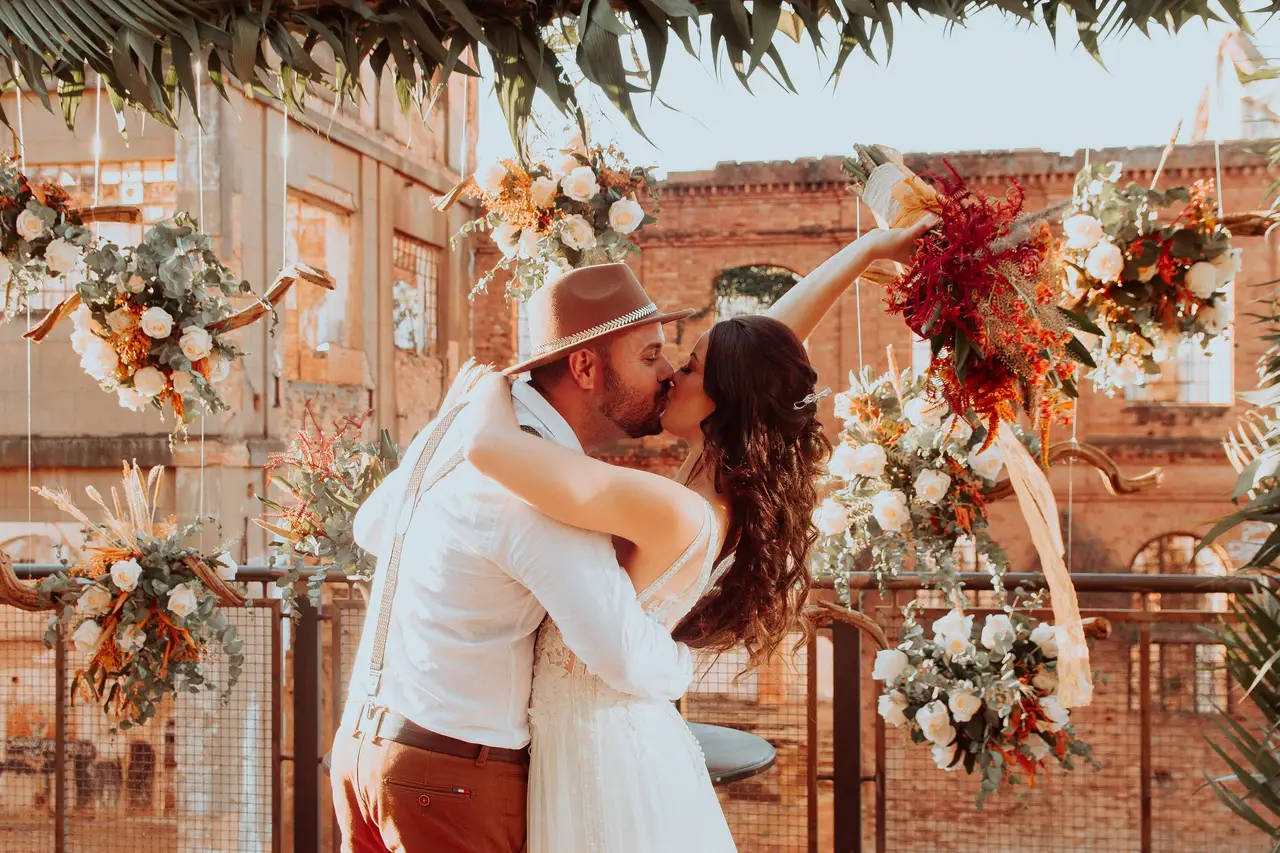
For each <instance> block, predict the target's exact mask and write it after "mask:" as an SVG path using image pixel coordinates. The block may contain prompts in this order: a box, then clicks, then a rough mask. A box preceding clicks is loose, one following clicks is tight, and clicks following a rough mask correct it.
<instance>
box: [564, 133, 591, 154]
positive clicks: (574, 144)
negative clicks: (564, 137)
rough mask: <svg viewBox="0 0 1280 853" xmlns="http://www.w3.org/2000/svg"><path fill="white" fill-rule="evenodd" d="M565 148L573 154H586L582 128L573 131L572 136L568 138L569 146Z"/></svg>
mask: <svg viewBox="0 0 1280 853" xmlns="http://www.w3.org/2000/svg"><path fill="white" fill-rule="evenodd" d="M567 147H568V149H569V151H571V152H573V153H574V154H586V153H587V143H586V140H584V139H583V138H582V128H576V129H575V130H574V131H573V136H571V137H569V145H568V146H567Z"/></svg>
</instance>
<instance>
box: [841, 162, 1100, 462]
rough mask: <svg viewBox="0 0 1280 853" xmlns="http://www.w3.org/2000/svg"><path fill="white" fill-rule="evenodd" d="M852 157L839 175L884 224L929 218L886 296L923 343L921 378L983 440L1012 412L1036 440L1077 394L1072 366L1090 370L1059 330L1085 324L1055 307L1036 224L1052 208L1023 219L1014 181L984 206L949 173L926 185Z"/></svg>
mask: <svg viewBox="0 0 1280 853" xmlns="http://www.w3.org/2000/svg"><path fill="white" fill-rule="evenodd" d="M856 150H857V154H856V156H855V157H852V158H847V159H846V160H845V170H846V171H847V172H848V173H849V174H850V175H851V177H852V189H853V191H854V192H856V193H858V195H859V196H860V197H861V198H862V199H863V201H864V202H866V204H867V205H868V206H869V207H870V208H871V209H872V210H873V211H874V212H875V214H876V216H877V218H878V219H880V220H881V222H882V223H883V224H885V225H888V226H891V227H902V226H906V225H910V224H911V223H913V222H916V221H918V220H919V219H921V218H922V217H924V216H926V215H929V214H932V215H934V216H936V217H938V220H939V221H938V225H937V227H936V228H935V229H934V230H932V231H931V232H930V233H929V234H927V235H926V236H925V237H923V238H922V239H921V240H920V242H919V244H918V248H917V251H916V254H915V256H914V257H913V258H912V261H911V264H910V266H909V268H908V269H907V270H906V271H905V272H904V273H903V274H902V275H900V276H898V277H897V278H895V279H894V280H892V281H890V282H888V284H887V290H888V306H889V311H890V313H893V314H901V315H902V316H903V318H904V319H905V320H906V322H907V326H908V327H909V328H910V329H911V331H912V332H914V333H915V334H916V335H917V336H919V337H921V338H924V339H926V340H928V341H929V342H930V346H931V348H932V352H933V361H932V363H931V364H930V366H929V375H930V376H931V377H933V378H934V379H935V380H937V381H938V382H939V384H940V385H941V393H942V396H943V398H944V399H946V401H947V402H948V403H949V404H950V406H951V408H952V410H954V411H960V412H962V411H967V410H970V409H972V410H973V411H974V413H975V414H976V415H977V417H978V418H979V419H980V420H981V421H982V422H983V423H985V424H987V426H988V435H989V436H990V437H992V439H993V438H994V436H995V434H996V431H997V428H998V427H999V425H1000V424H1001V423H1012V422H1014V421H1015V420H1016V419H1017V409H1018V408H1019V407H1021V408H1022V409H1023V410H1024V411H1026V412H1027V414H1028V415H1029V416H1030V417H1031V419H1032V420H1033V421H1035V422H1038V423H1039V424H1040V428H1041V431H1042V437H1044V436H1046V435H1047V433H1048V429H1049V425H1050V423H1051V421H1052V416H1053V415H1054V414H1056V413H1057V411H1058V409H1059V408H1060V407H1061V405H1062V399H1061V398H1062V396H1063V395H1065V396H1067V397H1075V396H1076V387H1075V384H1074V381H1073V374H1074V371H1075V368H1076V364H1077V363H1082V364H1085V365H1088V366H1093V363H1092V360H1091V358H1090V356H1089V352H1088V350H1087V349H1086V348H1085V347H1084V345H1083V344H1082V343H1081V342H1080V341H1079V340H1077V339H1076V338H1075V336H1074V335H1073V334H1072V332H1071V330H1070V327H1071V326H1073V325H1074V326H1077V327H1084V328H1086V329H1088V328H1091V326H1090V325H1089V324H1088V323H1086V322H1085V321H1084V320H1083V318H1080V317H1077V316H1075V315H1073V314H1071V313H1070V312H1067V311H1065V310H1063V309H1061V308H1060V307H1059V303H1060V301H1061V269H1062V267H1061V261H1060V259H1059V258H1058V255H1057V251H1056V246H1055V244H1054V241H1053V239H1052V237H1051V236H1050V234H1049V230H1048V224H1047V223H1048V220H1049V219H1050V218H1051V217H1052V215H1053V214H1054V213H1055V212H1056V211H1055V210H1054V209H1049V210H1046V211H1041V212H1039V213H1034V214H1025V213H1024V212H1023V197H1024V196H1023V191H1022V188H1021V187H1020V186H1019V185H1018V184H1017V183H1014V184H1013V185H1012V186H1011V187H1010V188H1009V191H1008V192H1007V193H1006V194H1005V196H1004V198H999V199H997V198H991V197H988V196H986V195H984V194H983V193H981V192H979V191H977V190H974V189H972V188H970V187H968V186H967V185H966V184H965V182H964V180H963V179H962V178H961V177H960V176H959V175H958V174H957V173H956V172H955V171H954V170H953V169H951V167H950V165H949V164H948V166H947V169H948V174H946V175H941V176H938V175H930V176H929V178H930V181H931V183H930V182H926V181H925V180H923V179H922V178H921V177H920V176H917V175H915V174H914V173H912V172H911V170H910V169H908V168H907V167H906V166H905V165H904V164H903V162H902V159H901V157H900V156H898V155H897V154H895V153H894V152H892V151H889V150H888V149H884V148H881V147H878V146H861V145H860V146H856Z"/></svg>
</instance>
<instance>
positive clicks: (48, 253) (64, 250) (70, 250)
mask: <svg viewBox="0 0 1280 853" xmlns="http://www.w3.org/2000/svg"><path fill="white" fill-rule="evenodd" d="M82 257H84V252H83V251H81V250H80V247H79V246H77V245H76V244H75V243H72V242H69V241H67V240H63V239H62V238H61V237H59V238H58V239H57V240H54V241H53V242H51V243H50V244H49V245H48V246H46V247H45V250H44V262H45V264H47V265H48V267H49V269H50V270H51V271H52V272H55V273H58V274H59V275H61V274H63V273H69V272H71V271H72V270H73V269H75V268H76V264H78V263H80V259H81V258H82Z"/></svg>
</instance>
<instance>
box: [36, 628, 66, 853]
mask: <svg viewBox="0 0 1280 853" xmlns="http://www.w3.org/2000/svg"><path fill="white" fill-rule="evenodd" d="M66 634H67V632H66V629H65V628H64V627H63V625H62V624H61V623H59V625H58V645H57V646H55V647H54V652H53V655H54V657H53V661H54V663H53V666H54V677H53V683H54V689H55V690H57V691H58V692H57V695H56V696H55V697H54V700H53V702H54V705H53V707H54V723H53V725H54V729H53V738H54V740H53V750H54V752H53V815H54V818H53V819H54V824H53V849H54V851H55V853H66V849H67V713H68V708H67V636H66ZM32 734H36V733H35V732H33V733H32Z"/></svg>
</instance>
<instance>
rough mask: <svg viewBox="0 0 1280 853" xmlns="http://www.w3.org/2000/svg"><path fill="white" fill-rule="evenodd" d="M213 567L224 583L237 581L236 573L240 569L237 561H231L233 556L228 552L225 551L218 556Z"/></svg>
mask: <svg viewBox="0 0 1280 853" xmlns="http://www.w3.org/2000/svg"><path fill="white" fill-rule="evenodd" d="M213 567H214V569H216V570H217V572H218V577H220V578H222V579H223V580H224V581H233V580H235V579H236V572H237V571H238V570H239V568H240V567H239V566H238V565H236V561H235V560H233V559H231V555H230V554H228V553H227V552H226V551H223V552H222V553H221V554H219V555H218V559H217V560H216V561H215V563H214V566H213Z"/></svg>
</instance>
